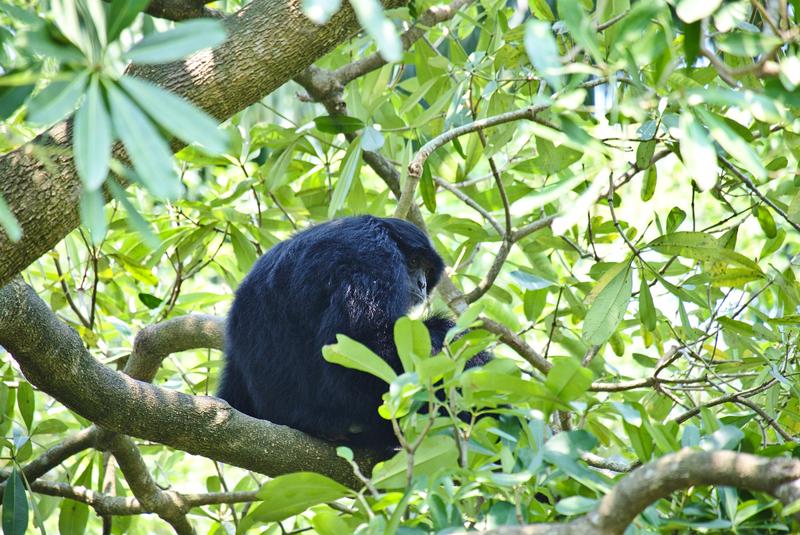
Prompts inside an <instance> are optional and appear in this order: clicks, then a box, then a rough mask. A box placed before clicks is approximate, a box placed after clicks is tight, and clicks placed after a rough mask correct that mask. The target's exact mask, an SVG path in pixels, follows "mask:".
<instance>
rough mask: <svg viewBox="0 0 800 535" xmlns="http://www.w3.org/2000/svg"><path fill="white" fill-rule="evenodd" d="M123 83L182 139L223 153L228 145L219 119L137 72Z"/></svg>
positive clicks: (161, 121)
mask: <svg viewBox="0 0 800 535" xmlns="http://www.w3.org/2000/svg"><path fill="white" fill-rule="evenodd" d="M119 83H120V85H122V87H123V88H124V89H125V91H127V93H128V95H129V96H131V97H133V100H135V101H136V103H137V104H139V106H140V107H141V108H142V109H143V110H144V111H146V112H147V114H148V115H149V116H150V118H151V119H152V120H154V121H155V122H157V123H158V124H159V125H161V126H162V127H164V129H165V130H166V131H167V132H169V133H170V134H172V135H173V136H175V137H177V138H178V139H181V140H183V141H185V142H186V143H199V144H200V145H202V146H203V147H204V148H205V149H206V150H207V151H208V152H209V153H210V154H221V153H223V152H224V151H225V149H226V148H227V147H228V139H227V136H226V135H225V132H224V131H223V130H221V129H220V128H219V126H218V124H217V121H216V119H214V118H213V117H211V116H210V115H208V114H207V113H206V112H204V111H202V110H200V109H198V108H197V107H195V106H193V105H192V104H190V103H189V102H188V101H187V100H185V99H182V98H181V97H179V96H177V95H175V94H174V93H171V92H169V91H166V90H164V89H161V88H160V87H158V86H156V85H154V84H151V83H150V82H147V81H145V80H142V79H140V78H136V77H134V76H123V77H122V78H120V80H119Z"/></svg>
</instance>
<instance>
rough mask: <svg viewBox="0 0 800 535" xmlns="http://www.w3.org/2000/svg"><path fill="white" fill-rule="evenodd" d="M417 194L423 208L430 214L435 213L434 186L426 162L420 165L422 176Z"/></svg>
mask: <svg viewBox="0 0 800 535" xmlns="http://www.w3.org/2000/svg"><path fill="white" fill-rule="evenodd" d="M419 193H420V195H421V196H422V202H423V203H425V208H427V209H428V211H429V212H430V213H432V214H434V213H436V186H434V185H433V175H432V174H431V166H430V165H429V164H428V160H425V163H424V164H422V176H421V177H420V179H419Z"/></svg>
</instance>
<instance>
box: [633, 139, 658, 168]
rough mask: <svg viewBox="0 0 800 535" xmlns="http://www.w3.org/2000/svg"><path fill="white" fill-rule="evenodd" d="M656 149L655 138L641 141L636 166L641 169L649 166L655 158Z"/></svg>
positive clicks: (637, 150)
mask: <svg viewBox="0 0 800 535" xmlns="http://www.w3.org/2000/svg"><path fill="white" fill-rule="evenodd" d="M655 151H656V140H655V139H649V140H647V141H640V142H639V146H638V147H636V167H638V168H639V169H647V168H649V167H650V160H651V159H652V158H653V153H654V152H655Z"/></svg>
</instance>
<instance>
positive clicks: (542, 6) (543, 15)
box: [528, 0, 555, 21]
mask: <svg viewBox="0 0 800 535" xmlns="http://www.w3.org/2000/svg"><path fill="white" fill-rule="evenodd" d="M528 8H529V9H530V10H531V13H532V14H533V16H535V17H536V18H537V19H541V20H550V21H552V20H555V17H554V16H553V11H552V10H551V9H550V6H549V5H548V3H547V0H528Z"/></svg>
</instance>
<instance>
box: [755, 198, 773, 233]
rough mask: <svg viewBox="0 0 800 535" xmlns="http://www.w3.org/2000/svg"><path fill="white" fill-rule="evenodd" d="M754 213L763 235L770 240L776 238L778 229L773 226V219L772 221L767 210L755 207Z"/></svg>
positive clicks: (764, 207) (762, 207)
mask: <svg viewBox="0 0 800 535" xmlns="http://www.w3.org/2000/svg"><path fill="white" fill-rule="evenodd" d="M755 211H756V218H758V224H759V225H760V226H761V230H763V231H764V235H765V236H766V237H767V238H770V239H771V238H774V237H775V236H777V235H778V227H777V226H776V225H775V219H773V217H772V214H771V213H770V211H769V208H767V207H766V206H756V207H755Z"/></svg>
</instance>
